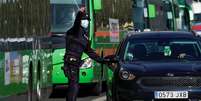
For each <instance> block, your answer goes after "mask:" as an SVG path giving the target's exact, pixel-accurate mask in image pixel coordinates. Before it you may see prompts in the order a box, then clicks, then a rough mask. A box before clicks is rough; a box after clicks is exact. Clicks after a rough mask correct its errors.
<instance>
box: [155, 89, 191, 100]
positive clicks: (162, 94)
mask: <svg viewBox="0 0 201 101" xmlns="http://www.w3.org/2000/svg"><path fill="white" fill-rule="evenodd" d="M154 96H155V99H187V98H188V91H155V92H154Z"/></svg>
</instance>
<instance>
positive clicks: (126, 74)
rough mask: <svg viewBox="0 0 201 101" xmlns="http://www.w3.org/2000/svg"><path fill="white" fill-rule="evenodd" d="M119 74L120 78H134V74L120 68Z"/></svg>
mask: <svg viewBox="0 0 201 101" xmlns="http://www.w3.org/2000/svg"><path fill="white" fill-rule="evenodd" d="M119 76H120V78H121V79H122V80H134V79H135V78H136V76H135V75H134V74H132V73H130V72H129V71H126V70H120V72H119Z"/></svg>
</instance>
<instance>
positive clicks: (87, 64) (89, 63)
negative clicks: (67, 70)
mask: <svg viewBox="0 0 201 101" xmlns="http://www.w3.org/2000/svg"><path fill="white" fill-rule="evenodd" d="M91 67H92V59H91V58H87V59H85V60H84V63H83V64H82V66H81V67H80V68H82V69H83V68H91Z"/></svg>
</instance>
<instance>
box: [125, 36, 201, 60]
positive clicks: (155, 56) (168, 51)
mask: <svg viewBox="0 0 201 101" xmlns="http://www.w3.org/2000/svg"><path fill="white" fill-rule="evenodd" d="M200 56H201V51H200V45H199V43H198V42H197V41H193V40H176V39H174V40H172V39H171V40H167V39H166V40H161V39H158V40H157V39H149V40H142V41H139V40H137V41H133V40H132V41H129V42H128V43H127V45H126V47H125V51H124V57H123V58H124V60H126V61H133V60H161V59H184V58H185V59H186V58H187V59H188V58H189V59H199V58H200Z"/></svg>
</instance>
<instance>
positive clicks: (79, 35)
mask: <svg viewBox="0 0 201 101" xmlns="http://www.w3.org/2000/svg"><path fill="white" fill-rule="evenodd" d="M89 21H90V19H89V17H88V16H87V14H86V13H85V7H82V8H81V9H80V10H79V12H78V13H77V16H76V18H75V21H74V25H73V27H72V28H71V29H69V30H68V31H67V32H66V53H65V56H64V68H63V70H64V74H65V76H66V77H68V79H69V87H68V92H67V96H66V100H67V101H76V97H77V94H78V89H79V85H78V83H79V68H80V66H81V65H82V64H83V61H82V60H81V56H82V53H83V52H85V53H87V54H88V56H89V57H90V58H92V59H94V60H95V61H97V62H100V63H103V62H105V61H108V60H106V59H104V58H101V57H100V56H98V55H97V54H96V53H95V52H94V50H93V49H92V48H91V47H90V42H89V37H88V25H89Z"/></svg>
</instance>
